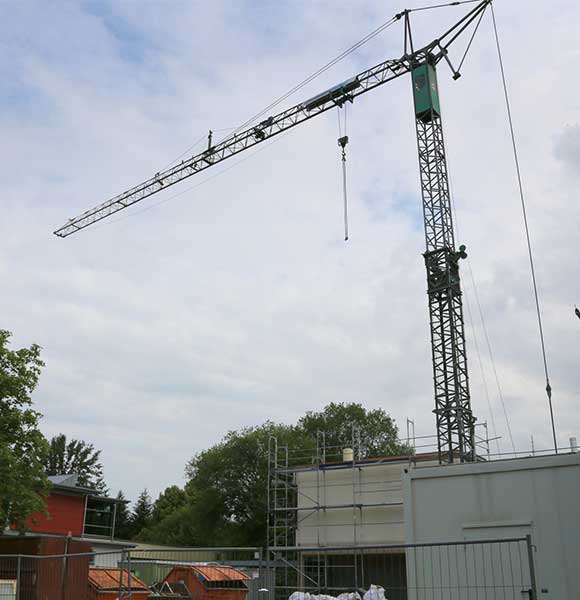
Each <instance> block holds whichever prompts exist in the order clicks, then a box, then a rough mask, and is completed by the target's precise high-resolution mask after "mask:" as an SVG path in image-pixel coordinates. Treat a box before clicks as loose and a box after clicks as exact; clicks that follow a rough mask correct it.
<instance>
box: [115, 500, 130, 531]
mask: <svg viewBox="0 0 580 600" xmlns="http://www.w3.org/2000/svg"><path fill="white" fill-rule="evenodd" d="M117 500H122V501H123V502H119V503H118V504H117V512H116V514H115V537H116V538H119V539H121V540H128V539H129V538H130V537H131V515H130V514H129V509H128V508H127V504H125V502H124V501H125V500H126V498H125V495H124V494H123V491H122V490H119V492H118V494H117Z"/></svg>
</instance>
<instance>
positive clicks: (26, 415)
mask: <svg viewBox="0 0 580 600" xmlns="http://www.w3.org/2000/svg"><path fill="white" fill-rule="evenodd" d="M10 337H11V334H10V332H8V331H5V330H0V527H2V528H4V527H7V526H8V525H11V524H13V525H14V526H15V527H16V528H17V529H19V530H24V529H25V528H26V519H27V517H29V516H30V515H31V514H32V513H34V512H36V511H41V510H43V509H44V502H43V497H45V496H46V495H47V493H48V489H49V483H48V480H47V478H46V475H45V474H44V470H43V460H44V457H45V455H46V453H47V451H48V447H47V443H46V440H45V439H44V436H43V435H42V434H41V432H40V431H39V429H38V421H39V419H40V417H41V415H40V413H38V412H36V411H35V410H33V409H32V408H31V406H32V400H31V397H30V396H31V394H32V392H33V391H34V389H35V388H36V386H37V385H38V380H39V377H40V373H41V369H42V367H43V366H44V363H43V362H42V360H41V359H40V347H39V346H37V345H36V344H33V345H32V346H30V348H21V349H19V350H10V349H9V348H8V344H9V341H10Z"/></svg>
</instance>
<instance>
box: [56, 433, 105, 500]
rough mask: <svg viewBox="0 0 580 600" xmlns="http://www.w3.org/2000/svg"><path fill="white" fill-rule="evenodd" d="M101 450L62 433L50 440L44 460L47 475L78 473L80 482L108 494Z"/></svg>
mask: <svg viewBox="0 0 580 600" xmlns="http://www.w3.org/2000/svg"><path fill="white" fill-rule="evenodd" d="M100 456H101V451H100V450H95V447H94V446H93V444H89V443H88V442H85V441H83V440H75V439H71V440H69V441H67V438H66V435H65V434H64V433H61V434H59V435H56V436H54V437H53V438H52V439H51V440H50V448H49V452H48V455H47V456H46V459H45V461H44V469H45V471H46V474H47V475H68V474H72V473H74V474H75V475H78V484H79V485H82V486H84V487H89V488H92V489H94V490H96V491H98V492H101V493H103V494H107V493H108V490H107V485H106V483H105V480H104V478H103V466H102V465H101V462H100Z"/></svg>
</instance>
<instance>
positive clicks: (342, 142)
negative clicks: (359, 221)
mask: <svg viewBox="0 0 580 600" xmlns="http://www.w3.org/2000/svg"><path fill="white" fill-rule="evenodd" d="M343 108H344V135H343V127H342V125H341V122H340V111H341V108H340V107H337V113H336V114H337V116H338V145H339V146H340V148H341V162H342V196H343V210H344V213H343V214H344V241H345V242H346V241H348V192H347V186H346V145H347V144H348V135H347V133H348V132H347V129H346V124H347V121H346V119H347V117H346V115H347V112H346V110H347V109H346V104H345V105H344V107H343Z"/></svg>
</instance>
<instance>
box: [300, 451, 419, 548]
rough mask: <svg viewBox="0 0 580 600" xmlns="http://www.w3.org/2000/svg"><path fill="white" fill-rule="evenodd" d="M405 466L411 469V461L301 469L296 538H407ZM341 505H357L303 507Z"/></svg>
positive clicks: (311, 541)
mask: <svg viewBox="0 0 580 600" xmlns="http://www.w3.org/2000/svg"><path fill="white" fill-rule="evenodd" d="M403 468H409V462H408V461H405V460H400V461H397V462H391V463H381V464H377V463H367V464H360V465H357V466H355V467H354V468H350V467H349V468H340V469H337V468H327V469H320V470H317V471H304V472H298V473H297V474H296V483H297V485H298V507H299V508H300V509H301V510H300V511H299V512H298V529H297V533H296V543H297V544H298V545H300V546H318V545H325V546H335V545H344V546H347V545H354V544H359V545H364V544H397V543H403V542H404V539H405V529H404V518H403V490H402V483H401V475H402V471H403ZM352 504H360V505H363V507H362V508H358V507H352ZM373 504H374V505H379V506H372V505H373ZM385 504H389V506H386V505H385ZM337 505H351V506H347V507H344V508H327V509H326V510H313V511H312V512H309V511H308V510H303V509H308V508H312V509H314V508H315V507H316V506H327V507H331V506H337Z"/></svg>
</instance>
